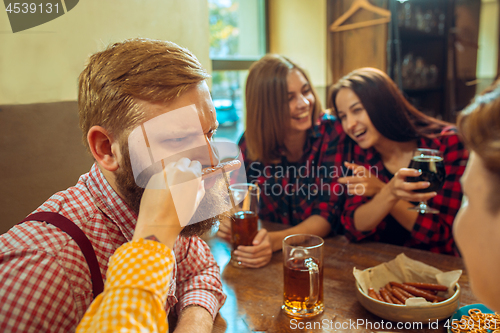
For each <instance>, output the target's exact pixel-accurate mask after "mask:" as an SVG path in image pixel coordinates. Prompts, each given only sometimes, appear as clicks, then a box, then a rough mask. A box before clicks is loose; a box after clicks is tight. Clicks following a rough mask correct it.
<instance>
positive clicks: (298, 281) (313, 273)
mask: <svg viewBox="0 0 500 333" xmlns="http://www.w3.org/2000/svg"><path fill="white" fill-rule="evenodd" d="M323 244H324V241H323V239H322V238H321V237H318V236H314V235H291V236H288V237H286V238H285V239H284V240H283V277H284V288H283V289H284V290H283V305H282V306H281V308H282V309H283V310H284V311H285V313H286V314H287V315H288V316H290V317H292V318H311V317H314V316H317V315H319V314H321V313H323V310H324V305H323Z"/></svg>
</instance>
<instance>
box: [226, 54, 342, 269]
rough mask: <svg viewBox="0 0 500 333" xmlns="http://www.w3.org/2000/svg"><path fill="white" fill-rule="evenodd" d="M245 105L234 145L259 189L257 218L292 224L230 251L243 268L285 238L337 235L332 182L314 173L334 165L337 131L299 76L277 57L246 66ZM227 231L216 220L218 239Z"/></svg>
mask: <svg viewBox="0 0 500 333" xmlns="http://www.w3.org/2000/svg"><path fill="white" fill-rule="evenodd" d="M246 103H247V104H246V110H247V115H246V125H247V128H246V131H245V133H244V135H243V137H242V138H241V140H240V142H239V146H240V148H241V151H242V154H243V158H244V162H245V167H246V169H247V170H246V171H247V178H248V181H249V182H253V183H256V184H258V185H259V187H260V190H261V198H260V199H261V200H260V210H259V217H260V218H261V219H262V220H267V221H271V222H277V223H283V224H288V225H291V226H292V227H291V228H289V229H286V230H282V231H276V232H269V233H267V231H266V230H261V231H260V233H259V234H258V235H257V236H256V237H255V239H254V241H253V246H240V247H239V248H238V250H237V251H235V254H236V255H238V256H239V257H240V259H241V260H239V261H241V262H242V263H243V264H244V265H247V266H249V267H259V266H263V265H265V264H266V263H267V262H268V261H269V260H270V258H271V254H272V251H277V250H280V249H281V246H282V241H283V239H284V238H285V237H286V236H288V235H291V234H299V233H308V234H314V235H318V236H320V237H325V236H327V235H329V234H330V233H336V232H337V227H338V226H339V223H338V216H339V212H338V211H337V200H338V196H337V195H336V193H335V192H334V191H335V188H334V187H335V186H334V185H335V180H336V179H337V177H328V175H327V174H324V173H323V174H322V175H318V172H317V170H332V168H333V169H335V168H340V161H341V159H337V156H338V155H336V152H337V149H336V147H337V142H338V140H339V133H342V129H341V126H340V123H339V122H338V121H336V120H335V118H334V117H332V116H330V115H326V114H325V113H324V112H323V109H322V107H321V104H320V102H319V100H318V97H317V95H316V92H315V91H314V89H313V87H312V84H311V81H310V80H309V77H308V75H307V74H306V72H305V71H304V70H303V69H302V68H301V67H299V66H298V65H296V64H295V63H293V62H292V61H291V60H290V59H287V58H285V57H283V56H280V55H276V54H269V55H266V56H264V57H263V58H262V59H260V60H259V61H257V62H256V63H255V64H253V65H252V67H251V68H250V73H249V75H248V79H247V84H246ZM342 135H343V134H342ZM283 170H286V171H285V172H283ZM335 174H336V173H335ZM230 234H231V230H230V229H229V227H228V226H226V225H225V224H224V223H221V228H220V231H219V235H220V236H221V237H225V238H229V236H230Z"/></svg>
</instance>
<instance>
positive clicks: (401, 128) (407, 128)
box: [329, 67, 451, 142]
mask: <svg viewBox="0 0 500 333" xmlns="http://www.w3.org/2000/svg"><path fill="white" fill-rule="evenodd" d="M342 88H349V89H351V90H352V91H353V92H354V93H355V94H356V96H358V98H359V100H360V101H361V103H362V104H363V107H364V108H365V110H366V112H367V113H368V116H369V117H370V120H371V122H372V123H373V126H375V128H376V129H377V131H378V132H379V133H380V134H382V135H383V136H384V137H386V138H388V139H389V140H392V141H397V142H408V141H412V140H415V139H417V138H419V137H421V136H424V137H434V136H436V135H437V134H439V133H440V132H441V131H442V129H443V128H444V127H446V126H449V125H451V124H449V123H447V122H444V121H441V120H438V119H435V118H432V117H429V116H427V115H425V114H424V113H422V112H420V111H418V110H417V109H416V108H415V107H414V106H413V105H411V104H410V102H408V101H407V100H406V98H404V96H403V94H402V93H401V92H400V91H399V89H398V87H397V86H396V84H395V83H394V81H392V80H391V78H390V77H389V76H388V75H387V74H386V73H384V72H383V71H381V70H379V69H376V68H370V67H364V68H360V69H356V70H354V71H352V72H351V73H349V74H347V75H346V76H344V77H343V78H341V79H340V80H339V81H338V82H337V83H336V84H335V85H334V86H333V87H332V89H331V92H330V101H329V102H330V103H331V106H332V107H333V109H334V111H335V113H336V115H337V117H338V110H337V106H336V104H335V99H336V97H337V94H338V92H339V90H340V89H342Z"/></svg>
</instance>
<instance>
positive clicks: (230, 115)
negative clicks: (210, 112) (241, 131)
mask: <svg viewBox="0 0 500 333" xmlns="http://www.w3.org/2000/svg"><path fill="white" fill-rule="evenodd" d="M213 102H214V106H215V110H216V111H217V121H218V122H219V125H220V126H231V125H234V124H235V123H236V122H237V121H238V120H239V119H240V116H239V115H238V112H237V111H236V108H235V107H234V103H233V102H232V101H231V100H230V99H214V100H213Z"/></svg>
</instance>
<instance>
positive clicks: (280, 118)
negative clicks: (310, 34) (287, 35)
mask: <svg viewBox="0 0 500 333" xmlns="http://www.w3.org/2000/svg"><path fill="white" fill-rule="evenodd" d="M293 69H296V70H298V71H299V72H300V73H301V74H302V75H304V77H305V78H306V80H307V82H308V83H309V85H310V86H311V91H312V94H313V95H314V98H315V104H314V108H313V114H312V123H313V124H315V123H316V121H317V120H318V118H319V116H320V114H321V112H322V108H321V103H320V101H319V98H318V95H317V93H316V91H315V90H314V88H313V86H312V84H311V80H310V79H309V76H308V75H307V74H306V72H305V71H304V70H303V69H302V68H301V67H299V66H298V65H296V64H295V63H293V62H292V61H291V60H290V59H288V58H286V57H284V56H281V55H277V54H268V55H265V56H264V57H262V58H261V59H260V60H259V61H257V62H256V63H254V64H253V65H252V66H251V67H250V72H249V74H248V78H247V83H246V91H245V98H246V131H245V140H246V144H247V150H248V151H247V154H248V157H249V158H250V159H251V160H255V161H261V162H263V163H274V162H277V161H279V160H280V158H281V154H280V151H281V150H284V151H285V152H286V147H285V144H284V139H285V136H286V133H287V131H288V126H289V124H290V108H289V103H288V85H287V76H288V73H290V71H291V70H293Z"/></svg>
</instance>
